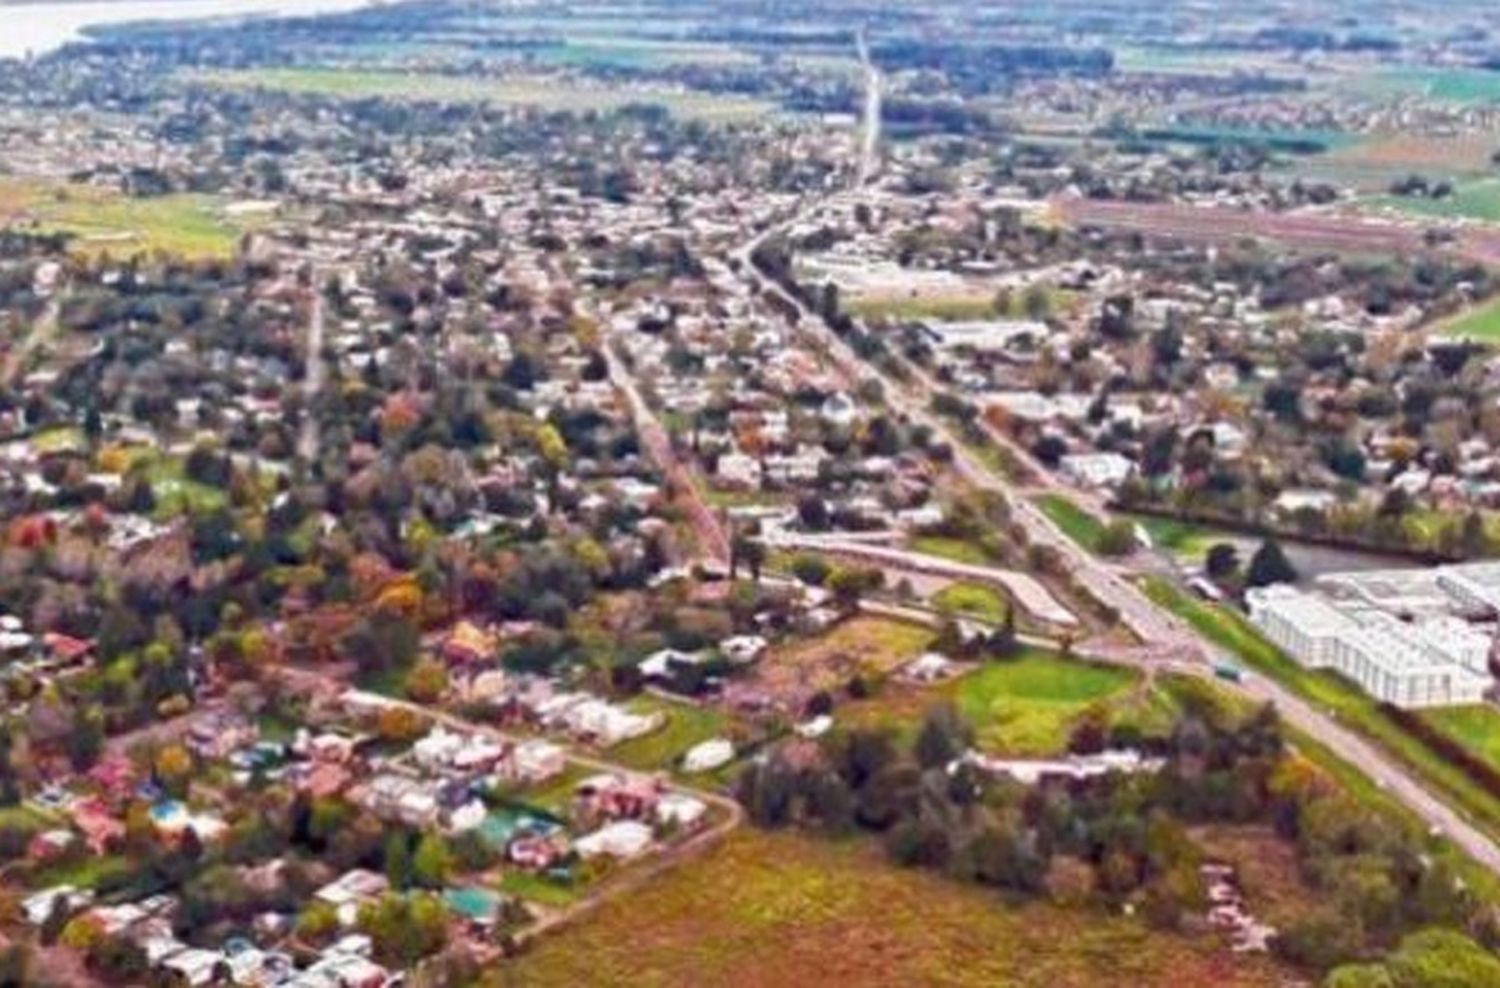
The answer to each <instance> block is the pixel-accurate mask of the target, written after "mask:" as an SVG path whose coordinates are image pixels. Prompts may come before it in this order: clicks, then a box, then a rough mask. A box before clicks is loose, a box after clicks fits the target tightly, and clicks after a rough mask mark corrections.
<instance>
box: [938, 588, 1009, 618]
mask: <svg viewBox="0 0 1500 988" xmlns="http://www.w3.org/2000/svg"><path fill="white" fill-rule="evenodd" d="M932 603H933V605H934V606H936V607H938V608H940V609H942V610H946V611H952V612H953V613H955V614H961V615H964V616H967V617H972V618H978V619H979V620H981V621H989V622H991V623H994V624H999V623H1000V622H1001V621H1003V620H1005V612H1006V611H1007V610H1009V609H1010V605H1009V603H1008V602H1007V601H1006V599H1005V594H1003V593H1001V592H1000V591H999V590H997V589H995V588H994V587H991V586H987V585H986V584H983V583H950V584H949V585H948V586H946V587H944V588H943V589H941V590H939V591H938V592H937V593H935V594H933V597H932Z"/></svg>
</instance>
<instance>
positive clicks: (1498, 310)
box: [1442, 295, 1500, 342]
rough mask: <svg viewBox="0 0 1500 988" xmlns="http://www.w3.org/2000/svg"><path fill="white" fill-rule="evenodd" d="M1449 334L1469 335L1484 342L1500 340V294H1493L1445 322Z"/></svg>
mask: <svg viewBox="0 0 1500 988" xmlns="http://www.w3.org/2000/svg"><path fill="white" fill-rule="evenodd" d="M1442 328H1443V332H1445V333H1447V334H1448V335H1449V336H1468V337H1472V338H1474V339H1476V340H1480V341H1484V342H1495V341H1497V340H1500V295H1494V296H1491V297H1490V298H1488V299H1485V300H1484V301H1482V302H1480V303H1479V304H1478V305H1476V306H1474V307H1473V308H1471V309H1469V310H1467V311H1465V312H1462V313H1460V314H1459V315H1458V316H1456V317H1455V318H1454V319H1452V320H1451V321H1449V322H1445V323H1443V326H1442Z"/></svg>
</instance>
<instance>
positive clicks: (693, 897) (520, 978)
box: [503, 830, 1290, 988]
mask: <svg viewBox="0 0 1500 988" xmlns="http://www.w3.org/2000/svg"><path fill="white" fill-rule="evenodd" d="M503 970H504V977H505V981H504V983H506V984H515V985H528V986H540V988H545V986H548V985H559V986H561V985H566V986H569V988H573V986H584V985H622V984H631V985H652V986H660V988H668V986H676V985H683V986H688V985H693V986H696V985H705V984H713V985H725V986H752V985H753V986H764V985H817V984H851V985H853V984H858V985H870V986H885V985H890V986H896V985H900V986H908V985H945V986H953V988H960V986H968V985H973V986H980V985H984V986H996V985H1005V986H1016V988H1025V986H1046V988H1083V986H1088V985H1099V984H1121V985H1132V986H1138V988H1149V986H1158V985H1159V986H1173V988H1176V986H1182V985H1209V984H1211V985H1215V986H1218V988H1248V986H1255V985H1274V984H1278V983H1281V979H1282V978H1283V977H1285V976H1286V975H1287V974H1289V973H1290V972H1287V971H1285V970H1281V969H1278V968H1277V967H1276V966H1275V965H1274V964H1273V963H1272V962H1271V961H1269V960H1266V959H1246V958H1236V957H1234V956H1233V955H1231V954H1230V953H1229V952H1228V951H1227V949H1225V948H1224V947H1222V946H1220V945H1219V943H1218V942H1217V941H1216V940H1215V939H1214V938H1213V937H1209V936H1204V937H1195V938H1189V937H1184V936H1177V935H1170V934H1161V933H1154V932H1151V931H1148V930H1147V929H1146V927H1145V926H1144V925H1142V924H1141V923H1140V922H1138V921H1136V920H1131V919H1126V918H1122V917H1116V916H1109V915H1106V914H1103V913H1097V912H1092V911H1084V910H1072V911H1063V910H1060V909H1056V908H1053V907H1051V906H1047V905H1029V906H1025V907H1020V908H1013V907H1008V906H1006V905H1004V904H1002V903H1001V901H1000V900H999V899H998V898H997V897H996V896H995V895H994V893H993V892H986V891H984V890H981V889H979V888H974V887H966V886H961V885H958V884H956V883H954V882H951V881H948V880H946V879H944V878H942V877H941V876H938V875H934V874H930V873H926V872H922V871H919V870H914V869H913V870H905V869H897V868H893V867H891V866H890V865H889V864H887V863H886V862H885V860H884V859H883V858H882V857H881V856H880V855H879V853H878V851H876V849H875V848H874V847H873V846H872V845H870V844H869V843H867V842H862V841H850V842H841V843H830V842H823V841H816V840H812V839H809V838H804V837H798V836H796V835H792V834H767V833H764V832H759V831H748V830H747V831H741V832H740V833H738V834H736V835H734V836H733V837H731V838H730V839H729V840H728V841H726V842H725V843H724V844H723V845H721V846H720V847H718V848H716V849H714V850H713V851H712V852H710V853H709V855H708V856H707V857H705V858H703V859H701V860H699V861H697V862H694V863H692V864H688V865H685V866H683V867H681V868H677V869H675V870H673V871H672V872H671V873H670V874H668V875H666V876H664V877H662V878H661V879H660V880H658V881H656V882H655V883H653V884H652V885H651V886H650V887H648V888H647V889H645V890H644V891H643V893H642V894H641V895H637V896H631V897H629V898H625V899H618V900H615V901H613V902H610V903H608V904H606V905H604V906H603V907H602V908H601V909H600V910H599V911H598V912H597V913H595V914H593V915H592V916H591V917H590V918H589V919H587V920H585V921H583V922H581V923H579V924H578V925H577V926H575V927H572V928H570V929H568V930H567V931H565V932H562V933H559V934H558V935H556V936H554V937H550V938H547V939H544V940H542V941H541V942H539V943H537V944H536V946H535V947H534V948H533V949H532V950H531V951H529V952H527V953H526V954H524V955H523V956H521V957H519V958H517V959H516V960H514V961H511V962H507V964H506V966H505V968H504V969H503Z"/></svg>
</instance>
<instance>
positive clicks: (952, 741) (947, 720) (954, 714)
mask: <svg viewBox="0 0 1500 988" xmlns="http://www.w3.org/2000/svg"><path fill="white" fill-rule="evenodd" d="M972 743H973V730H972V729H971V728H970V727H969V725H968V723H967V722H965V721H964V719H963V717H962V716H961V715H960V714H959V712H958V710H957V709H956V708H955V707H953V706H952V705H951V704H947V703H943V704H938V705H937V706H934V707H932V708H931V709H929V710H928V711H927V715H926V716H925V717H924V718H923V719H922V729H921V731H920V732H919V733H918V735H917V743H916V752H915V753H916V756H917V762H918V763H919V764H920V765H921V766H922V767H923V768H945V767H947V766H948V765H949V764H951V763H952V762H953V761H954V760H955V759H957V758H959V757H960V756H962V755H963V754H964V752H966V751H968V750H969V747H970V745H971V744H972Z"/></svg>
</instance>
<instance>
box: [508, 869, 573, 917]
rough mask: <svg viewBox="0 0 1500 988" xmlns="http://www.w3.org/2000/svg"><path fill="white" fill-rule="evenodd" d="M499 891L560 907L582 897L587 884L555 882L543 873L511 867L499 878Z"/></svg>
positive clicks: (541, 903) (540, 903)
mask: <svg viewBox="0 0 1500 988" xmlns="http://www.w3.org/2000/svg"><path fill="white" fill-rule="evenodd" d="M500 891H501V892H504V893H505V894H506V895H514V896H517V897H519V898H522V899H525V900H527V901H528V902H535V903H538V904H539V905H543V906H552V907H553V908H561V907H563V906H568V905H571V904H573V903H575V902H577V901H578V900H579V899H581V898H583V895H584V893H585V892H586V891H588V885H587V884H586V883H584V882H555V881H553V880H552V879H550V878H548V877H546V876H545V875H536V874H532V873H531V872H529V871H523V870H521V869H519V868H512V869H508V870H507V871H506V872H505V875H504V876H503V877H502V878H501V879H500Z"/></svg>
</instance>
